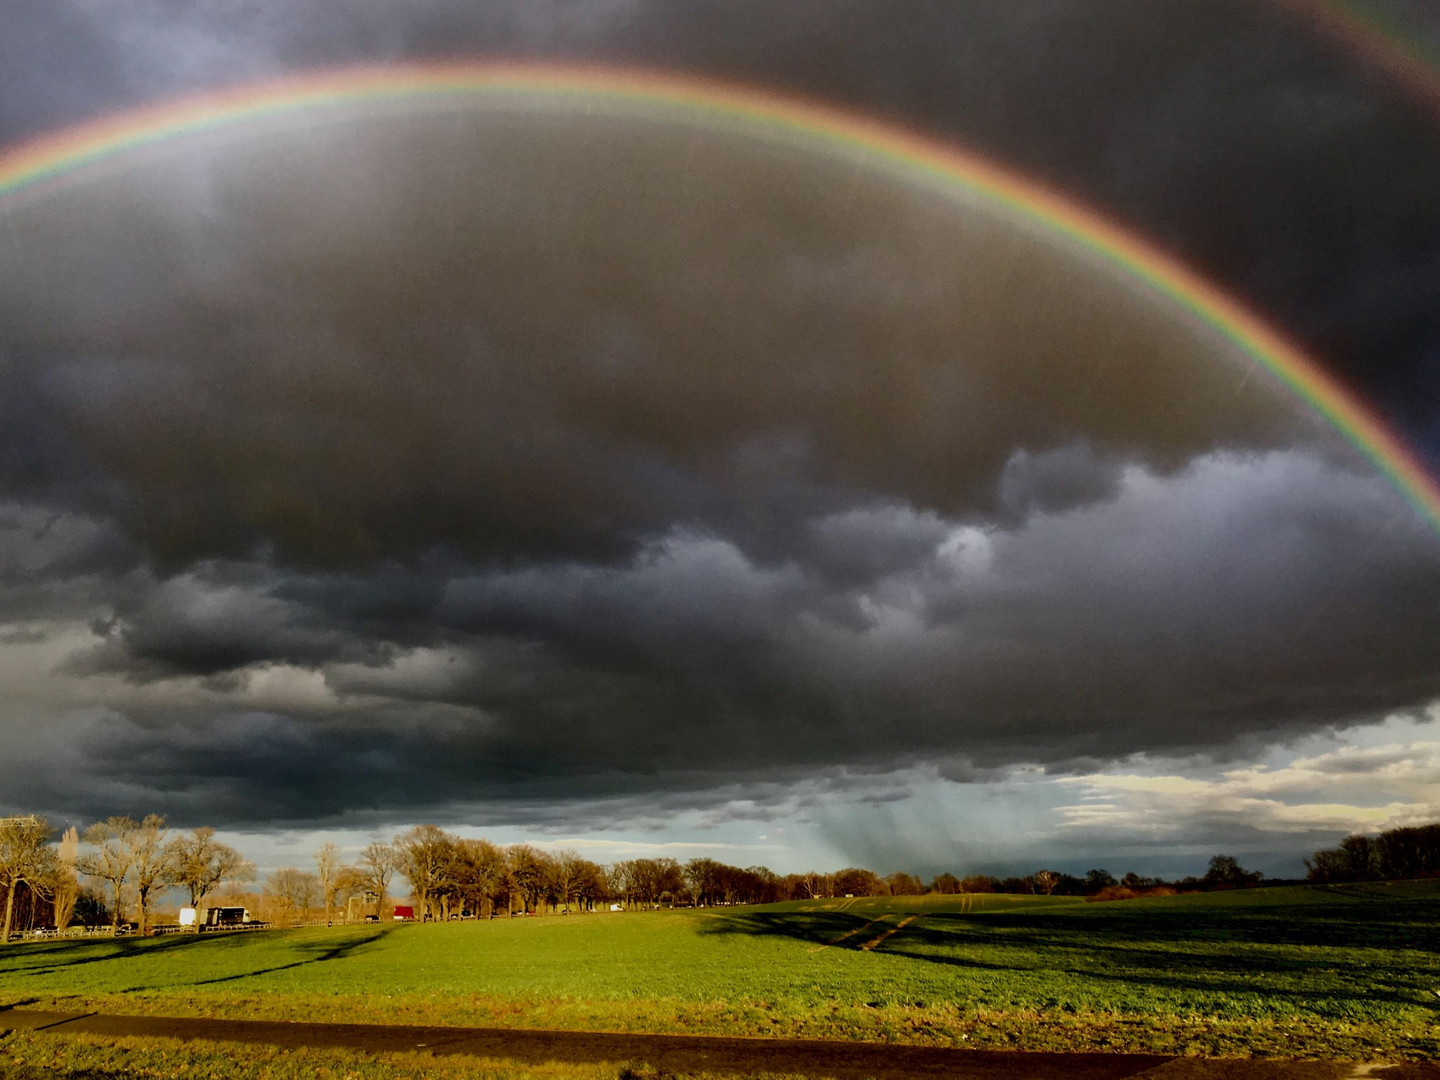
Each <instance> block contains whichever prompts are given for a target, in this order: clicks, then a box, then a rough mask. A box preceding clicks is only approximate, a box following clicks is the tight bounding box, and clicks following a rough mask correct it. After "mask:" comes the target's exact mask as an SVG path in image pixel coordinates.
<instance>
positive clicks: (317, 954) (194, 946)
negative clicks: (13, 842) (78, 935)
mask: <svg viewBox="0 0 1440 1080" xmlns="http://www.w3.org/2000/svg"><path fill="white" fill-rule="evenodd" d="M391 929H392V928H391V927H388V926H381V927H378V928H375V929H368V930H366V931H365V932H363V933H360V934H356V935H355V936H353V937H348V938H346V939H344V940H342V941H340V942H335V941H323V940H322V941H305V940H303V939H302V940H299V941H296V940H293V939H292V940H289V941H287V942H286V945H287V946H288V947H289V948H290V949H292V950H294V951H298V952H300V953H301V954H302V958H301V959H299V960H295V961H291V962H289V963H284V964H277V965H273V966H271V967H261V968H256V969H254V970H251V971H245V972H241V973H239V974H234V975H225V976H219V977H216V978H213V979H203V980H200V981H198V982H190V983H183V984H181V983H179V982H178V981H177V982H176V983H174V984H173V985H186V986H203V985H205V984H207V983H222V982H229V981H232V980H235V979H247V978H250V977H252V976H255V975H264V974H268V973H269V972H271V971H284V970H286V969H289V968H297V967H303V966H305V965H307V964H313V963H318V962H320V961H324V960H331V959H338V958H340V957H343V956H346V955H349V954H350V953H352V952H354V951H356V950H357V949H359V948H361V947H363V946H366V945H370V944H372V943H373V942H375V941H376V940H378V939H379V938H381V937H383V936H384V935H385V934H386V933H388V932H389V931H390V930H391ZM272 933H275V931H270V930H259V931H251V932H247V933H227V934H175V935H172V936H167V937H161V938H118V939H107V940H105V941H103V942H93V941H90V942H86V941H75V942H52V943H47V944H46V945H43V946H33V947H29V946H27V953H26V957H25V958H26V959H30V958H31V957H32V956H34V955H35V954H34V953H31V952H29V951H28V950H29V949H30V948H35V949H37V950H41V958H40V959H39V960H38V961H37V962H36V963H31V964H19V965H5V964H3V960H4V958H5V954H4V953H0V979H5V978H9V977H18V978H21V979H24V978H26V977H33V976H40V975H50V974H61V973H66V972H69V971H72V970H74V969H76V968H80V967H84V966H86V965H90V964H99V963H107V964H108V963H110V962H113V961H119V960H141V961H144V960H147V959H152V960H153V959H155V958H157V957H159V956H165V957H167V958H168V957H170V956H172V955H174V954H175V953H176V952H177V950H187V951H192V952H197V955H196V962H197V964H198V963H202V962H209V961H211V960H212V958H213V957H214V956H215V954H216V953H217V952H231V951H235V952H239V951H241V950H243V949H245V948H246V947H248V946H250V945H253V944H256V943H257V942H256V937H255V935H256V934H261V935H265V937H266V938H267V939H268V937H269V935H270V934H272ZM265 943H266V944H273V942H270V941H268V940H267V941H265ZM87 946H88V949H86V947H87ZM79 949H86V952H85V954H83V955H77V953H78V950H79ZM67 951H68V952H69V953H70V955H69V956H66V955H65V954H66V953H67ZM199 954H203V959H202V955H199ZM305 954H309V955H305ZM182 955H183V954H182ZM145 989H152V987H148V986H143V985H142V986H131V987H126V988H124V989H119V990H115V991H113V992H115V993H131V992H133V991H136V990H145Z"/></svg>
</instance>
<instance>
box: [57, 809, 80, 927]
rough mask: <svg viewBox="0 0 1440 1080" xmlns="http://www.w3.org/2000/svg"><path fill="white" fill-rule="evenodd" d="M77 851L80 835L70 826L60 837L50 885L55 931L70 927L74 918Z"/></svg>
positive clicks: (77, 894) (76, 894)
mask: <svg viewBox="0 0 1440 1080" xmlns="http://www.w3.org/2000/svg"><path fill="white" fill-rule="evenodd" d="M79 851H80V834H79V833H77V832H76V831H75V826H74V825H71V826H70V827H69V828H68V829H66V830H65V833H64V835H62V836H61V837H60V846H59V848H58V849H57V851H56V853H55V867H54V871H53V877H52V878H51V884H50V907H51V909H52V910H53V911H54V914H55V929H56V930H64V929H65V928H66V927H67V926H69V925H70V920H71V919H73V918H74V917H75V905H76V904H77V903H79V901H80V879H79V878H77V877H76V876H75V858H76V856H77V855H78V854H79Z"/></svg>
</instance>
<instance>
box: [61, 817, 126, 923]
mask: <svg viewBox="0 0 1440 1080" xmlns="http://www.w3.org/2000/svg"><path fill="white" fill-rule="evenodd" d="M139 827H140V825H139V823H138V822H137V821H135V819H134V818H128V817H111V818H106V819H105V820H104V821H99V822H96V823H95V824H94V825H91V826H90V827H89V828H88V829H86V830H85V838H84V839H85V843H87V844H90V845H92V846H93V848H94V850H93V851H87V852H85V853H84V854H83V855H81V856H80V857H79V858H78V859H76V860H75V865H76V867H77V868H78V869H79V870H80V872H81V873H82V874H89V875H90V876H91V877H93V878H98V879H99V880H100V881H103V882H104V883H105V884H107V885H109V886H110V897H111V901H112V903H111V925H112V926H114V927H115V928H116V929H117V930H118V929H119V928H120V923H121V922H122V921H123V915H124V905H125V892H124V890H125V882H126V881H127V880H128V879H129V877H130V871H131V870H132V869H133V868H134V866H135V853H134V851H133V850H132V849H131V846H130V839H131V836H132V835H133V834H134V832H135V830H136V829H138V828H139Z"/></svg>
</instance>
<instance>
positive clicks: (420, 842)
mask: <svg viewBox="0 0 1440 1080" xmlns="http://www.w3.org/2000/svg"><path fill="white" fill-rule="evenodd" d="M392 846H393V848H394V849H395V857H396V862H397V864H398V867H397V868H398V869H399V871H400V872H401V873H402V874H404V875H405V877H406V878H407V879H408V880H409V882H410V888H411V890H412V891H413V892H414V893H415V903H416V905H417V906H418V907H419V908H420V917H421V919H424V918H425V916H426V915H427V914H429V913H430V905H431V903H432V902H433V900H434V895H435V890H436V887H437V886H438V885H440V884H441V879H442V878H443V877H444V874H445V871H446V869H447V867H448V866H449V864H450V862H451V856H452V853H453V851H454V847H455V838H454V837H453V836H451V835H450V834H449V833H447V832H444V831H443V830H441V829H439V828H437V827H435V826H434V825H416V826H415V827H414V828H413V829H410V830H408V831H407V832H404V833H401V834H400V835H399V836H397V837H396V838H395V843H394V844H393V845H392Z"/></svg>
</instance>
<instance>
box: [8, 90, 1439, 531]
mask: <svg viewBox="0 0 1440 1080" xmlns="http://www.w3.org/2000/svg"><path fill="white" fill-rule="evenodd" d="M531 94H543V95H546V96H548V97H551V98H557V97H558V98H573V99H575V100H576V101H577V102H584V101H592V102H593V101H595V100H597V99H598V100H604V101H609V102H614V103H621V104H625V103H633V104H636V105H648V106H652V107H653V106H656V105H659V106H666V107H670V108H678V109H686V110H693V111H695V112H696V113H698V114H701V115H705V116H709V117H712V118H716V119H720V120H728V121H731V122H742V123H744V124H745V125H747V128H749V129H751V130H756V131H757V133H762V134H765V135H767V136H770V137H778V138H785V139H790V140H792V141H796V142H803V143H805V144H807V145H810V146H819V147H821V148H826V147H829V148H833V149H835V150H849V151H855V150H859V151H862V152H865V153H867V154H870V155H873V156H875V157H876V158H877V159H879V160H884V161H889V162H891V163H893V164H896V165H899V166H901V167H903V168H904V169H906V170H908V171H909V172H911V173H912V174H915V175H918V176H921V177H925V178H928V179H929V180H931V181H933V182H938V183H941V184H946V185H952V186H955V187H958V188H961V189H964V190H967V191H969V192H971V193H973V194H974V195H976V196H979V197H981V198H983V199H985V200H987V201H989V202H990V203H992V204H994V205H997V206H999V207H1002V208H1005V209H1006V210H1008V211H1010V212H1013V213H1015V214H1017V215H1019V216H1020V217H1021V218H1023V219H1028V220H1030V221H1032V222H1035V223H1037V224H1039V225H1040V226H1042V227H1044V228H1046V229H1048V230H1051V231H1053V232H1054V233H1056V234H1059V235H1061V236H1063V237H1065V238H1067V239H1068V240H1069V241H1070V242H1071V243H1073V244H1075V245H1078V246H1079V247H1080V248H1081V249H1083V250H1086V251H1089V252H1091V253H1093V254H1094V255H1096V256H1098V257H1099V258H1101V259H1102V260H1104V261H1106V262H1108V263H1110V264H1111V265H1113V266H1115V267H1117V268H1119V269H1120V270H1121V271H1123V272H1124V273H1126V274H1127V275H1129V276H1130V277H1131V278H1133V279H1134V280H1136V281H1138V282H1139V283H1141V284H1143V285H1144V286H1145V287H1147V288H1149V289H1150V290H1153V291H1154V292H1157V293H1160V294H1161V295H1162V296H1164V297H1166V298H1168V299H1169V300H1170V301H1171V302H1173V303H1174V304H1176V305H1178V306H1179V307H1180V308H1181V309H1182V310H1184V311H1187V312H1189V313H1190V314H1191V315H1192V316H1193V317H1195V318H1196V319H1198V320H1199V321H1200V322H1201V323H1203V324H1206V325H1208V326H1209V327H1211V328H1212V329H1213V330H1214V331H1216V332H1217V333H1219V334H1220V335H1221V336H1222V337H1224V338H1226V339H1228V340H1229V341H1230V342H1231V343H1233V344H1234V345H1235V346H1236V347H1237V348H1238V349H1240V350H1241V351H1242V352H1243V353H1244V354H1246V355H1248V356H1250V357H1251V358H1253V359H1254V360H1255V361H1256V362H1257V363H1258V364H1260V365H1262V366H1263V367H1264V368H1266V369H1267V370H1269V371H1270V372H1272V373H1273V375H1274V376H1275V377H1276V378H1277V379H1279V380H1280V382H1282V383H1283V384H1285V385H1286V386H1288V387H1289V389H1290V390H1291V391H1293V392H1294V393H1295V394H1296V395H1297V396H1298V397H1299V398H1300V399H1301V400H1303V401H1304V402H1306V403H1307V404H1308V405H1309V406H1310V407H1311V408H1312V409H1314V410H1315V411H1316V412H1317V413H1319V414H1320V415H1321V416H1322V417H1323V418H1324V419H1325V420H1327V421H1328V422H1329V423H1330V424H1331V425H1332V426H1333V427H1334V428H1335V429H1336V430H1338V431H1339V432H1340V433H1341V434H1342V435H1343V436H1344V437H1345V438H1347V439H1348V440H1349V441H1350V442H1351V443H1352V444H1354V446H1356V447H1357V448H1358V449H1359V450H1360V451H1361V452H1362V453H1363V454H1364V455H1365V456H1366V457H1367V458H1368V459H1369V460H1370V461H1371V462H1372V463H1373V464H1374V466H1375V467H1376V469H1377V470H1379V472H1380V473H1381V474H1382V475H1384V476H1385V477H1387V478H1388V479H1389V480H1390V482H1391V483H1393V484H1394V485H1395V487H1396V488H1397V489H1398V490H1399V491H1400V493H1401V494H1402V495H1404V496H1405V498H1406V499H1408V500H1409V501H1410V503H1411V504H1412V505H1413V506H1414V507H1415V508H1416V510H1417V511H1419V513H1420V514H1421V515H1422V517H1424V518H1425V519H1426V520H1427V521H1428V522H1429V523H1430V525H1431V526H1432V527H1434V528H1435V529H1436V530H1437V531H1440V483H1437V481H1436V479H1435V477H1433V476H1432V475H1430V473H1429V472H1428V471H1427V470H1426V468H1425V467H1424V465H1423V464H1422V463H1421V462H1420V460H1419V459H1418V458H1417V457H1416V456H1415V454H1414V453H1413V452H1411V451H1410V449H1409V448H1408V447H1406V446H1405V445H1404V443H1403V442H1402V441H1401V440H1400V439H1399V438H1397V437H1396V436H1395V435H1394V434H1393V433H1392V432H1391V431H1390V429H1389V428H1388V427H1387V425H1386V424H1385V423H1384V422H1383V421H1382V420H1381V418H1380V417H1379V416H1378V415H1376V414H1375V413H1374V412H1373V411H1372V410H1371V409H1370V408H1368V407H1367V406H1366V405H1365V404H1364V403H1363V402H1362V401H1360V400H1359V399H1358V398H1357V397H1355V396H1354V395H1353V394H1351V393H1350V392H1349V391H1348V390H1346V389H1345V388H1344V387H1343V386H1341V385H1340V383H1338V382H1337V381H1336V380H1335V379H1334V378H1332V377H1331V376H1330V375H1328V374H1327V373H1326V372H1325V371H1324V370H1323V369H1322V368H1321V367H1320V365H1319V364H1318V363H1317V362H1316V361H1315V360H1313V359H1311V358H1310V357H1308V356H1306V355H1305V354H1304V353H1303V352H1301V351H1300V349H1298V348H1297V347H1296V346H1295V345H1293V344H1292V343H1290V342H1289V341H1287V340H1286V339H1285V338H1284V337H1282V336H1281V335H1280V334H1279V333H1277V332H1276V331H1275V330H1274V329H1272V328H1271V327H1269V326H1268V325H1266V323H1265V322H1264V321H1262V320H1261V319H1260V318H1258V317H1257V316H1255V315H1254V314H1252V313H1251V312H1249V311H1248V310H1246V308H1245V307H1244V306H1243V305H1241V304H1240V303H1239V302H1238V301H1236V300H1235V299H1234V298H1232V297H1230V296H1228V295H1227V294H1226V293H1224V292H1222V291H1221V290H1219V289H1218V288H1216V287H1215V286H1214V285H1211V284H1210V283H1208V282H1207V281H1205V280H1204V279H1202V278H1201V277H1199V276H1198V275H1196V274H1195V273H1193V272H1192V271H1190V270H1189V269H1187V268H1186V267H1185V266H1183V265H1182V264H1181V263H1179V262H1177V261H1176V260H1174V259H1173V258H1171V257H1170V256H1168V255H1166V254H1164V253H1162V252H1160V251H1158V250H1156V249H1155V248H1154V247H1153V246H1151V245H1149V244H1147V243H1146V242H1145V241H1143V240H1141V239H1140V238H1139V237H1137V236H1135V235H1134V234H1132V233H1130V232H1128V231H1127V230H1125V229H1124V228H1122V227H1120V226H1118V225H1116V224H1114V223H1113V222H1111V221H1108V220H1107V219H1105V218H1104V217H1102V216H1100V215H1098V214H1096V213H1094V212H1092V211H1090V210H1088V209H1086V208H1084V207H1082V206H1080V205H1078V204H1077V203H1075V202H1073V201H1071V200H1070V199H1068V198H1065V197H1062V196H1061V195H1059V194H1057V193H1055V192H1053V191H1051V190H1049V189H1047V188H1045V187H1044V186H1042V185H1040V184H1037V183H1035V182H1032V181H1030V180H1027V179H1024V178H1022V177H1020V176H1017V175H1015V174H1014V173H1012V172H1010V171H1008V170H1006V169H1004V168H1002V167H1000V166H998V165H996V164H995V163H993V162H991V161H987V160H985V159H983V158H980V157H977V156H975V155H973V154H970V153H966V152H964V151H961V150H959V149H956V148H955V147H953V146H950V145H947V144H944V143H941V142H937V141H935V140H933V139H931V138H929V137H926V136H924V135H920V134H917V133H915V132H912V131H908V130H906V129H904V128H900V127H897V126H895V125H894V124H890V123H885V122H883V121H880V120H876V119H874V118H870V117H866V116H862V115H857V114H855V113H851V112H846V111H843V110H839V109H835V108H831V107H829V106H823V105H819V104H816V103H813V102H809V101H805V100H802V99H798V98H794V97H788V96H783V95H777V94H773V93H769V92H766V91H760V90H756V89H749V88H744V87H739V86H734V85H730V84H726V83H720V82H714V81H707V80H702V79H696V78H690V77H682V76H676V75H670V74H657V73H639V72H635V71H630V70H615V69H606V68H585V67H577V66H570V65H566V66H546V65H539V64H488V63H458V64H417V65H406V66H399V67H383V68H349V69H343V70H339V71H331V72H323V73H313V74H308V75H303V76H300V77H296V78H289V79H283V80H280V81H275V82H269V83H265V84H262V85H259V86H251V87H241V88H238V89H231V90H225V91H221V92H218V93H210V94H205V95H202V96H198V97H192V98H188V99H185V100H182V101H179V102H174V103H170V104H165V105H160V106H158V107H150V108H142V109H138V110H135V111H131V112H125V113H121V114H119V115H116V116H112V117H109V118H106V119H103V120H100V121H98V122H95V123H91V124H86V125H82V126H80V127H77V128H72V129H69V130H65V131H62V132H59V133H57V134H53V135H49V136H45V137H42V138H40V139H37V140H35V141H33V142H29V143H25V144H22V145H20V146H18V147H15V148H13V149H10V150H9V151H7V152H5V153H3V154H0V208H3V205H4V199H5V198H6V197H9V196H14V195H15V194H16V193H18V192H21V191H27V190H28V191H33V190H34V189H36V188H37V187H38V186H41V185H44V184H45V183H46V182H47V181H55V180H58V179H60V178H62V177H65V176H67V175H69V174H71V173H73V172H75V170H79V169H83V168H84V167H85V166H88V165H92V164H96V163H99V162H103V161H106V160H107V159H110V158H112V157H114V156H115V155H118V154H122V153H125V152H127V151H132V150H135V149H138V148H141V147H145V146H150V145H153V144H156V143H160V142H164V141H166V140H169V139H174V138H177V137H180V136H185V135H193V134H196V133H200V132H205V131H209V130H212V129H216V128H222V127H225V126H226V125H231V124H235V123H239V122H244V121H255V120H261V119H266V118H272V117H276V116H283V115H286V114H291V113H296V112H299V111H300V110H314V109H323V108H326V107H335V106H341V105H344V106H353V105H355V104H356V103H362V104H363V103H370V102H373V103H376V104H377V105H380V104H385V103H392V102H396V101H403V100H406V99H416V98H437V99H440V98H447V97H473V96H474V95H531Z"/></svg>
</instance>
